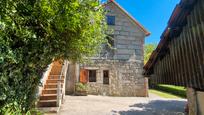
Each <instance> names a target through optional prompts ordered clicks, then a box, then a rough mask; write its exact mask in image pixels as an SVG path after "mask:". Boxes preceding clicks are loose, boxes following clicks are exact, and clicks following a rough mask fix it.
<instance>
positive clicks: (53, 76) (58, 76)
mask: <svg viewBox="0 0 204 115" xmlns="http://www.w3.org/2000/svg"><path fill="white" fill-rule="evenodd" d="M59 78H60V75H49V76H48V79H59ZM61 79H64V76H61Z"/></svg>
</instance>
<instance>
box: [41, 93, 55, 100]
mask: <svg viewBox="0 0 204 115" xmlns="http://www.w3.org/2000/svg"><path fill="white" fill-rule="evenodd" d="M40 100H57V94H44V95H41V96H40Z"/></svg>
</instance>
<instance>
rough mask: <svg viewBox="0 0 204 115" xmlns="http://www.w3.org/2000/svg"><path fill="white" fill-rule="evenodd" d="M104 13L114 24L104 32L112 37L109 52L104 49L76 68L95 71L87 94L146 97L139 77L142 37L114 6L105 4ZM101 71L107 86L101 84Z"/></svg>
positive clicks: (134, 25) (142, 32)
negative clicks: (94, 77) (106, 80)
mask: <svg viewBox="0 0 204 115" xmlns="http://www.w3.org/2000/svg"><path fill="white" fill-rule="evenodd" d="M106 10H107V11H108V14H107V16H114V17H115V24H114V25H109V26H108V31H107V34H108V35H112V36H113V41H114V44H113V49H111V50H107V49H106V48H104V50H102V51H101V52H102V54H100V56H99V57H95V58H93V60H92V62H91V63H89V64H80V69H81V70H82V69H85V70H87V71H90V70H94V71H96V81H95V82H88V85H89V89H88V92H89V94H96V95H111V96H147V95H148V93H147V80H146V79H145V78H144V76H143V75H142V71H143V65H144V64H143V58H144V56H143V45H144V38H145V36H146V34H145V32H144V31H143V30H142V29H141V27H140V26H138V24H137V23H135V22H134V19H132V18H131V17H130V16H129V15H128V14H127V13H126V12H125V11H124V10H123V9H122V8H121V7H120V6H119V5H118V4H117V3H115V2H110V3H108V4H106ZM103 53H105V54H103ZM104 70H107V71H108V74H109V75H108V78H109V84H104V80H103V78H104ZM88 76H89V75H88ZM79 77H80V76H79ZM89 77H90V76H89ZM88 79H89V78H88Z"/></svg>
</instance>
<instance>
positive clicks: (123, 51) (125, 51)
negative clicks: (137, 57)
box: [117, 49, 134, 55]
mask: <svg viewBox="0 0 204 115" xmlns="http://www.w3.org/2000/svg"><path fill="white" fill-rule="evenodd" d="M133 53H134V50H130V49H118V50H117V54H126V55H127V54H128V55H131V54H133Z"/></svg>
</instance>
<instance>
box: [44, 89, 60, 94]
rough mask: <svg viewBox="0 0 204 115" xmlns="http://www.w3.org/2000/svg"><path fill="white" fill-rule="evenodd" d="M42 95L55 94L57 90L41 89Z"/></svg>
mask: <svg viewBox="0 0 204 115" xmlns="http://www.w3.org/2000/svg"><path fill="white" fill-rule="evenodd" d="M42 94H43V95H44V94H57V88H49V89H43V91H42Z"/></svg>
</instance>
